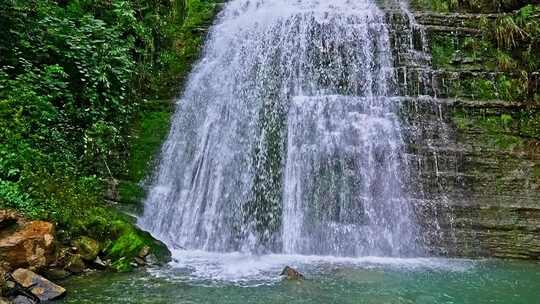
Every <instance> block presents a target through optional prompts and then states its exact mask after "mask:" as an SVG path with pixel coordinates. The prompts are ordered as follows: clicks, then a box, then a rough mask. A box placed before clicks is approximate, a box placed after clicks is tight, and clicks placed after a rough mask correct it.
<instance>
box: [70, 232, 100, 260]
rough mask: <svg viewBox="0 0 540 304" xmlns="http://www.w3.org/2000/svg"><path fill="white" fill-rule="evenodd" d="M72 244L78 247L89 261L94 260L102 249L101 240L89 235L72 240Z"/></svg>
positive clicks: (80, 252)
mask: <svg viewBox="0 0 540 304" xmlns="http://www.w3.org/2000/svg"><path fill="white" fill-rule="evenodd" d="M72 246H74V247H77V251H78V253H79V254H80V255H81V257H82V258H83V260H85V261H88V262H92V261H94V260H95V259H96V257H97V256H98V254H99V252H100V250H101V246H100V244H99V242H98V241H96V240H94V239H92V238H89V237H87V236H81V237H79V238H77V239H76V240H74V241H73V242H72Z"/></svg>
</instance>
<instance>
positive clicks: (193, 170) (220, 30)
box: [139, 0, 421, 256]
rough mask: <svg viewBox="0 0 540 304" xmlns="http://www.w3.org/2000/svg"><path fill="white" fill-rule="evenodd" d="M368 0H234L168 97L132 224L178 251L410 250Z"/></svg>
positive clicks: (383, 52)
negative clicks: (139, 211)
mask: <svg viewBox="0 0 540 304" xmlns="http://www.w3.org/2000/svg"><path fill="white" fill-rule="evenodd" d="M394 74H395V69H394V63H393V58H392V51H391V46H390V38H389V31H388V26H387V24H386V17H385V14H384V12H382V11H381V10H380V9H379V8H378V7H377V5H376V4H375V3H374V0H357V1H350V0H233V1H231V2H229V3H228V4H227V5H226V6H225V8H224V11H223V12H222V13H221V15H220V17H219V19H218V21H217V23H216V25H214V26H213V28H212V30H211V32H210V34H209V37H208V39H207V42H206V46H205V49H204V52H203V57H202V59H201V60H200V62H199V63H198V64H197V65H196V67H195V68H194V70H193V72H192V74H191V76H190V78H189V81H188V83H187V87H186V89H185V92H184V94H183V96H182V97H181V98H180V99H179V100H178V104H177V107H176V112H175V114H174V119H173V123H172V129H171V131H170V134H169V137H168V139H167V140H166V143H165V144H164V146H163V149H162V152H161V158H160V163H159V165H158V168H157V169H156V172H155V177H154V179H153V181H152V185H151V187H150V189H149V194H148V197H147V199H146V202H145V208H144V213H143V215H142V216H141V217H140V218H139V224H140V226H142V227H143V228H145V229H147V230H149V231H151V232H152V233H153V234H154V235H155V236H157V237H159V238H160V239H162V240H163V241H165V242H166V243H167V244H168V245H169V246H172V247H177V248H185V249H201V250H207V251H218V252H229V251H247V252H255V253H267V252H274V253H295V254H317V255H336V256H361V255H379V256H410V255H415V254H419V252H420V247H421V246H420V244H418V241H417V238H418V237H417V234H418V233H417V228H416V226H417V225H416V224H415V220H414V214H413V207H412V205H411V203H410V199H409V198H408V193H407V191H406V188H407V185H406V183H407V176H410V172H409V169H408V167H407V162H406V160H405V158H406V156H405V144H404V139H403V138H404V136H405V134H404V133H405V132H406V131H405V130H406V128H404V127H403V126H402V124H403V121H402V119H401V118H400V115H399V114H400V109H401V105H400V102H399V101H400V98H396V95H397V91H398V90H397V85H396V83H395V80H394V78H395V77H394V76H395V75H394Z"/></svg>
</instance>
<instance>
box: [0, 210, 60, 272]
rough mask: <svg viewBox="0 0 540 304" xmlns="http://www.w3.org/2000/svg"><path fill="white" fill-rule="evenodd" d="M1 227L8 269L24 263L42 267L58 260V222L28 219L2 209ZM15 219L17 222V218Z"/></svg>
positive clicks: (0, 255)
mask: <svg viewBox="0 0 540 304" xmlns="http://www.w3.org/2000/svg"><path fill="white" fill-rule="evenodd" d="M1 218H2V223H4V224H5V223H6V222H10V221H11V224H10V226H9V227H8V228H6V226H3V227H4V228H2V229H0V261H2V262H4V264H5V265H7V268H8V270H12V269H15V268H20V267H27V268H32V269H39V268H42V267H44V266H46V265H48V264H49V263H50V262H51V261H53V260H54V247H55V244H54V225H53V224H51V223H49V222H43V221H32V222H24V220H23V219H21V218H15V217H14V215H13V214H10V213H7V212H6V211H3V212H2V215H1ZM13 221H15V222H13Z"/></svg>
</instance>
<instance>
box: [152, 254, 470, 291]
mask: <svg viewBox="0 0 540 304" xmlns="http://www.w3.org/2000/svg"><path fill="white" fill-rule="evenodd" d="M284 265H290V266H291V267H294V268H296V269H298V270H300V271H302V272H303V273H304V274H305V275H307V276H308V277H312V276H317V275H325V274H326V275H327V274H329V273H332V272H333V271H335V270H340V269H357V270H359V271H362V270H367V271H369V270H381V271H406V272H425V271H444V272H464V271H468V270H470V269H472V268H473V267H475V265H476V262H474V261H471V260H458V259H453V260H449V259H442V258H392V257H375V256H365V257H356V258H353V257H336V256H317V255H287V254H270V255H262V256H257V255H251V254H247V253H241V252H230V253H214V252H207V251H201V250H194V251H185V250H174V251H173V262H171V263H170V266H171V269H168V270H167V269H162V268H161V269H153V270H151V271H152V273H153V274H154V275H155V276H158V277H164V278H168V279H171V280H180V281H191V282H193V283H195V284H203V285H204V284H210V285H214V284H216V283H220V282H221V283H226V284H230V283H233V284H238V285H240V286H257V285H267V284H273V283H276V282H279V281H281V279H282V278H281V277H280V276H279V274H280V273H281V271H282V269H283V267H284Z"/></svg>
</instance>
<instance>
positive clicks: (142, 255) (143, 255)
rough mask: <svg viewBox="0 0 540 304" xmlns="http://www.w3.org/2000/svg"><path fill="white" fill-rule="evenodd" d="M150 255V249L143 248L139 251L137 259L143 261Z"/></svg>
mask: <svg viewBox="0 0 540 304" xmlns="http://www.w3.org/2000/svg"><path fill="white" fill-rule="evenodd" d="M149 254H150V247H148V246H143V248H141V250H140V251H139V258H141V259H144V258H146V257H147V256H148V255H149Z"/></svg>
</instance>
